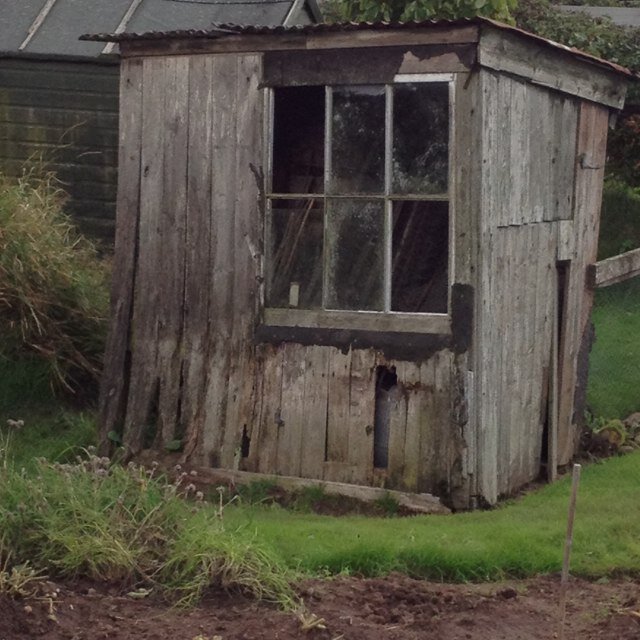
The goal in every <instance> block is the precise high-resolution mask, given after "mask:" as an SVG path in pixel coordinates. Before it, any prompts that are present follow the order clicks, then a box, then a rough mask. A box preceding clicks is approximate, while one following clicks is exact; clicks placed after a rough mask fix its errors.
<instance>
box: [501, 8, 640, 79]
mask: <svg viewBox="0 0 640 640" xmlns="http://www.w3.org/2000/svg"><path fill="white" fill-rule="evenodd" d="M513 15H514V18H515V20H516V24H517V25H518V26H519V27H521V28H522V29H525V30H527V31H531V32H532V33H535V34H538V35H540V36H542V37H544V38H548V39H550V40H555V41H556V42H560V43H562V44H565V45H567V46H569V47H576V48H577V49H581V50H582V51H585V52H587V53H590V54H592V55H594V56H598V57H600V58H604V59H605V60H610V61H611V62H617V63H618V64H621V65H623V66H625V67H628V68H630V69H633V70H636V71H637V70H640V45H639V44H638V43H639V42H640V29H637V28H630V27H623V26H619V25H616V24H613V22H611V20H609V19H607V18H592V17H591V16H589V15H587V14H586V13H567V12H565V11H562V10H561V9H558V8H557V7H556V6H554V5H552V4H550V3H549V2H548V0H520V2H519V4H518V6H517V7H516V9H515V10H514V12H513Z"/></svg>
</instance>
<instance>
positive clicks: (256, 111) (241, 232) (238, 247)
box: [222, 55, 263, 460]
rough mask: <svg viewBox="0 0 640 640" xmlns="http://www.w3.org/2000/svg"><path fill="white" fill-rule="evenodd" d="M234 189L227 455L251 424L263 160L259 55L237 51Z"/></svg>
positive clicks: (227, 221) (253, 394)
mask: <svg viewBox="0 0 640 640" xmlns="http://www.w3.org/2000/svg"><path fill="white" fill-rule="evenodd" d="M236 66H237V70H236V78H237V83H236V99H235V105H236V110H235V115H236V130H235V132H236V137H235V144H236V156H235V167H234V168H233V169H232V170H233V171H235V175H236V189H237V190H236V194H235V202H234V208H233V218H232V220H229V219H228V218H227V220H226V223H227V224H230V225H233V251H234V269H233V275H232V278H233V290H234V295H233V300H232V317H233V325H232V334H231V343H230V345H228V346H229V347H230V348H231V349H232V353H233V355H232V356H231V358H230V360H229V372H228V379H229V387H228V392H229V395H228V400H227V414H226V417H227V419H226V424H225V440H224V442H225V443H226V444H227V446H225V448H224V452H223V458H222V459H223V460H225V457H224V456H225V455H226V456H227V458H226V459H227V460H228V456H229V454H230V451H231V448H232V447H233V448H234V450H235V449H236V448H237V446H238V445H237V444H236V445H233V444H232V445H231V447H230V446H228V443H234V442H235V443H239V442H240V441H241V439H242V437H243V433H244V431H245V430H246V431H247V437H249V438H251V432H252V429H253V426H254V424H255V419H254V417H255V405H256V380H255V374H256V369H255V355H254V350H253V327H254V325H255V321H256V317H257V307H258V300H259V298H258V287H257V277H258V274H259V267H258V247H259V244H260V232H259V228H260V227H259V224H258V223H257V221H258V220H260V211H261V209H260V206H259V205H260V202H259V196H260V188H261V185H258V184H257V182H256V176H255V175H254V174H253V170H252V167H257V166H260V163H261V161H262V115H263V105H262V96H263V92H262V91H260V90H259V87H258V85H259V81H260V75H261V59H260V57H258V56H255V55H246V56H238V57H237V59H236Z"/></svg>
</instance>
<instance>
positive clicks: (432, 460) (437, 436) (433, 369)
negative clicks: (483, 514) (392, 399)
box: [405, 354, 451, 491]
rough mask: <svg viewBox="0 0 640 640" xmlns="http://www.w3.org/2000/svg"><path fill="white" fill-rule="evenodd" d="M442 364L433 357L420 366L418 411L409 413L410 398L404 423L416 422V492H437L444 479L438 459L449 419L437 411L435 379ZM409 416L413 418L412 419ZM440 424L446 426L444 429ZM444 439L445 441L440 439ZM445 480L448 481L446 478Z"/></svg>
mask: <svg viewBox="0 0 640 640" xmlns="http://www.w3.org/2000/svg"><path fill="white" fill-rule="evenodd" d="M441 362H442V360H441V358H440V354H434V355H433V356H432V357H431V358H430V359H429V360H427V361H426V362H423V363H421V364H420V365H419V368H420V371H419V374H418V375H419V378H420V386H419V398H418V402H417V403H414V404H417V405H418V406H417V411H415V409H414V410H413V411H412V405H411V398H410V397H409V399H408V403H407V422H408V421H409V420H410V419H411V418H412V417H413V418H414V419H416V421H417V430H418V438H417V439H418V443H417V447H416V448H417V449H418V456H417V457H418V463H417V468H416V485H415V490H420V491H425V490H428V489H427V488H429V489H430V490H431V491H436V490H437V487H438V482H442V480H443V479H444V478H443V477H440V478H438V477H437V476H438V472H439V471H440V469H441V468H442V460H440V459H439V458H440V456H441V454H442V451H443V449H446V448H447V446H448V440H449V438H450V436H451V434H450V433H447V429H446V425H447V424H448V422H449V415H447V416H442V415H441V414H440V411H439V409H441V408H443V407H442V406H441V403H440V402H439V401H438V400H439V397H438V391H439V390H438V389H437V385H436V377H437V376H438V373H439V372H438V371H437V369H438V367H439V366H440V365H441ZM447 409H448V407H447ZM412 413H415V414H416V415H412ZM448 413H449V412H448V411H447V414H448ZM443 422H444V423H445V425H444V429H443ZM410 431H411V430H410V429H409V432H410ZM443 436H444V441H443V439H442V438H443ZM409 461H411V457H409ZM407 475H409V474H407ZM444 477H447V475H445V476H444ZM405 478H406V476H405Z"/></svg>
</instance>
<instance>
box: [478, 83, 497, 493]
mask: <svg viewBox="0 0 640 640" xmlns="http://www.w3.org/2000/svg"><path fill="white" fill-rule="evenodd" d="M480 83H481V89H482V127H481V129H482V157H483V159H484V160H485V164H484V171H483V176H482V185H481V191H480V193H481V200H482V203H481V215H480V220H479V224H480V232H479V235H478V247H479V248H478V271H479V274H478V275H479V278H478V279H479V293H478V296H477V297H478V317H477V319H476V327H477V333H476V345H477V349H478V358H477V361H476V372H477V373H476V384H477V391H476V394H475V395H476V399H477V402H478V432H477V455H478V474H477V491H478V495H479V496H482V498H483V499H484V500H486V501H487V502H488V503H490V504H493V503H495V502H496V501H497V498H498V486H497V478H498V442H497V432H498V424H499V417H498V406H499V389H498V385H497V384H496V380H498V379H499V378H498V374H499V370H498V365H499V362H500V357H499V350H498V346H499V344H500V342H499V332H498V330H497V323H496V320H495V318H494V314H495V312H496V310H497V309H499V308H500V307H499V306H498V305H497V303H496V297H497V296H498V295H499V289H498V288H497V284H496V281H497V280H498V279H499V278H500V273H501V271H500V269H501V265H499V263H498V260H497V247H496V246H495V243H496V237H497V236H496V231H497V230H496V229H495V210H496V208H497V206H498V204H497V203H498V200H499V193H498V189H497V185H498V179H499V178H498V172H497V167H498V160H497V159H496V156H497V154H498V153H499V149H498V128H497V127H495V126H492V125H491V124H490V123H491V122H493V119H494V118H495V114H496V113H497V112H498V108H499V107H498V78H497V76H496V75H495V74H493V73H491V72H488V71H482V72H481V73H480Z"/></svg>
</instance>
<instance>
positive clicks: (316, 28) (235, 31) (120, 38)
mask: <svg viewBox="0 0 640 640" xmlns="http://www.w3.org/2000/svg"><path fill="white" fill-rule="evenodd" d="M473 24H475V25H479V26H482V25H489V26H491V27H495V28H497V29H501V30H504V31H510V32H513V33H517V34H518V35H520V36H522V37H524V38H527V39H530V40H533V41H536V42H538V43H541V44H543V45H545V46H548V47H551V48H553V49H559V50H562V51H567V52H569V53H571V54H573V55H575V56H576V57H578V58H581V59H584V60H587V61H589V62H592V63H595V64H598V65H601V66H604V67H607V68H610V69H612V70H614V71H616V72H618V73H622V74H625V75H629V76H634V74H633V73H632V72H631V71H629V69H626V68H625V67H622V66H620V65H618V64H615V63H614V62H609V61H608V60H603V59H601V58H597V57H596V56H592V55H590V54H588V53H585V52H584V51H580V50H579V49H575V48H573V47H567V46H566V45H563V44H560V43H558V42H554V41H553V40H548V39H546V38H542V37H540V36H537V35H535V34H533V33H529V32H528V31H524V30H522V29H518V28H517V27H513V26H511V25H507V24H503V23H502V22H498V21H496V20H491V19H489V18H482V17H477V18H463V19H459V20H423V21H419V22H415V21H414V22H347V23H340V24H328V23H319V24H310V25H302V26H282V25H277V26H273V25H272V26H268V25H265V26H257V25H240V24H233V23H217V24H214V25H211V27H210V28H208V29H188V30H182V29H179V30H173V31H146V32H139V33H132V32H125V33H98V34H88V35H85V36H82V37H83V39H86V40H92V41H98V42H129V41H140V40H189V39H199V38H208V39H215V38H224V37H228V36H230V35H248V36H250V35H273V36H278V35H290V34H315V33H331V32H341V31H346V32H348V31H361V30H367V29H368V30H398V29H432V28H437V27H458V26H466V25H473Z"/></svg>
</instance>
